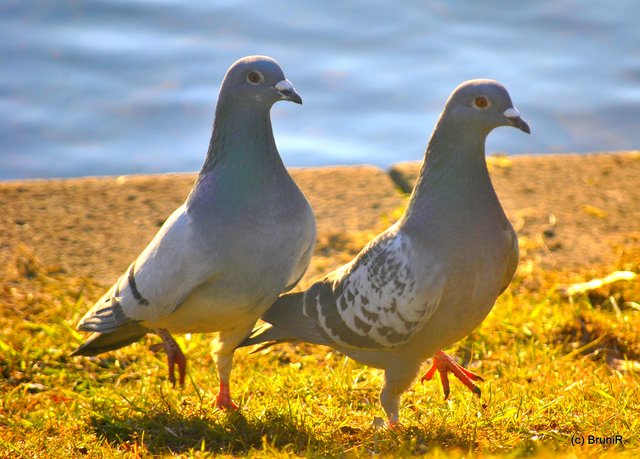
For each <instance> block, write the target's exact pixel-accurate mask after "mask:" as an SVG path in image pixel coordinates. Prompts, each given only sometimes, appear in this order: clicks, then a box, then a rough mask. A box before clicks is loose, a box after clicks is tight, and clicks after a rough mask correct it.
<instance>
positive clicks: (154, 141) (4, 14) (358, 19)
mask: <svg viewBox="0 0 640 459" xmlns="http://www.w3.org/2000/svg"><path fill="white" fill-rule="evenodd" d="M605 3H606V5H605ZM639 19H640V2H638V1H637V0H618V1H615V2H602V1H589V0H547V1H537V2H513V1H506V0H505V1H498V0H491V1H489V0H484V1H477V2H475V1H473V2H472V1H468V2H446V1H426V0H421V1H419V0H414V1H404V2H389V1H387V2H384V1H380V0H378V1H372V0H357V1H350V2H346V1H340V2H339V1H335V2H331V1H322V2H320V1H318V2H302V1H290V0H289V1H269V2H257V1H248V0H247V1H212V2H188V3H187V2H179V1H171V0H164V1H151V0H131V1H116V0H108V1H107V0H102V1H97V0H92V1H87V0H85V1H55V2H54V1H50V0H49V1H29V0H3V1H2V2H1V3H0V179H19V178H34V177H68V176H80V175H107V174H109V175H111V174H129V173H154V172H170V171H195V170H198V169H199V168H200V165H201V163H202V161H203V159H204V155H205V151H206V147H207V145H208V141H209V135H210V129H211V122H212V118H213V112H214V107H215V101H216V97H217V91H218V88H219V84H220V81H221V79H222V77H223V75H224V73H225V71H226V70H227V68H228V66H229V65H230V64H231V63H232V62H233V61H234V60H236V59H237V58H239V57H242V56H244V55H249V54H267V55H270V56H273V57H274V58H276V59H277V60H278V61H279V62H280V64H281V65H282V67H283V69H284V71H285V74H286V75H287V77H288V78H289V79H290V80H291V81H292V82H293V83H294V84H295V85H296V88H297V89H298V91H299V92H300V94H301V95H302V97H303V99H304V105H303V106H297V105H294V104H290V103H282V102H281V103H278V104H276V105H275V107H274V109H273V111H272V116H273V124H274V130H275V134H276V140H277V142H278V146H279V150H280V153H281V154H282V156H283V158H284V161H285V163H286V164H287V165H289V166H312V165H313V166H316V165H330V164H360V163H369V164H376V165H380V166H388V165H390V164H392V163H394V162H397V161H402V160H411V159H421V158H422V155H423V151H424V147H425V145H426V142H427V139H428V136H429V134H430V132H431V129H432V127H433V124H434V122H435V121H436V119H437V116H438V113H439V111H440V109H441V108H442V105H443V103H444V101H445V99H446V98H447V96H448V95H449V93H450V92H451V90H452V89H453V88H454V87H455V86H457V85H458V84H459V83H460V82H462V81H464V80H466V79H470V78H479V77H483V78H494V79H497V80H499V81H501V82H502V83H504V84H505V85H506V86H507V88H508V89H509V91H510V93H511V95H512V98H513V100H514V102H515V104H516V106H517V107H518V108H519V109H520V111H521V112H522V114H523V115H524V117H525V118H526V119H527V120H528V121H529V122H530V124H531V126H532V129H533V134H532V135H531V136H527V135H524V134H523V133H521V132H520V131H517V130H515V129H507V128H501V129H499V130H497V131H495V132H494V133H493V134H492V135H491V136H490V138H489V141H488V146H487V147H488V148H487V150H488V151H499V152H506V153H509V154H519V153H540V154H543V153H552V152H587V151H597V150H615V149H637V148H640V26H638V20H639Z"/></svg>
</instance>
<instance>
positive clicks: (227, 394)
mask: <svg viewBox="0 0 640 459" xmlns="http://www.w3.org/2000/svg"><path fill="white" fill-rule="evenodd" d="M216 408H217V409H219V410H230V411H235V410H237V409H238V405H236V404H235V403H234V402H233V400H232V399H231V391H230V390H229V384H228V383H220V392H218V396H217V397H216Z"/></svg>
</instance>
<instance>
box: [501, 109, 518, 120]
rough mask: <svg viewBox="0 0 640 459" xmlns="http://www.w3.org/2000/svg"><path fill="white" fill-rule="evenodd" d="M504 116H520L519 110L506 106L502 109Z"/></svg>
mask: <svg viewBox="0 0 640 459" xmlns="http://www.w3.org/2000/svg"><path fill="white" fill-rule="evenodd" d="M504 116H506V117H507V118H520V112H519V111H518V109H517V108H515V107H511V108H507V109H506V110H505V111H504Z"/></svg>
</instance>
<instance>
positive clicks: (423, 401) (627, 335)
mask: <svg viewBox="0 0 640 459" xmlns="http://www.w3.org/2000/svg"><path fill="white" fill-rule="evenodd" d="M357 237H358V238H361V237H364V236H362V235H360V236H357ZM321 242H322V241H321ZM323 244H324V246H323ZM359 246H361V244H360V241H355V242H354V241H351V240H350V239H349V237H347V236H345V237H342V238H341V237H337V236H336V237H329V238H328V239H327V240H326V241H325V242H324V243H321V246H320V247H319V250H318V253H319V257H317V259H316V261H315V263H316V266H315V267H314V269H313V270H312V271H313V272H317V271H326V269H328V268H329V267H330V266H331V265H335V264H337V262H339V261H342V260H343V259H349V257H350V256H351V255H352V252H353V251H355V250H357V249H358V248H359ZM332 250H333V251H332ZM332 260H333V261H332ZM336 260H338V261H336ZM621 263H622V262H621ZM624 263H625V264H624V266H620V268H624V269H633V270H635V271H636V272H637V271H639V269H638V268H640V257H636V258H634V257H633V256H629V257H627V259H626V260H625V261H624ZM0 274H2V275H3V277H2V278H3V284H2V285H1V286H0V394H1V396H0V397H1V398H0V457H28V458H33V457H61V456H65V457H142V456H148V455H171V454H175V455H184V456H187V457H209V456H213V455H220V454H223V455H224V454H226V455H234V456H236V455H250V456H258V457H272V456H283V457H284V456H291V455H297V456H324V457H333V456H365V455H366V456H369V455H372V454H379V455H382V456H387V457H391V456H393V457H398V456H400V457H402V456H413V455H426V456H427V457H449V456H453V457H492V456H500V457H521V456H536V457H601V456H612V457H618V456H627V457H633V456H636V457H637V455H638V454H640V442H639V440H638V432H640V390H639V389H638V385H639V384H638V382H639V378H638V377H639V371H638V365H637V361H639V360H640V312H639V311H638V310H636V309H635V308H634V307H633V302H635V303H637V302H638V300H639V298H640V295H639V291H640V290H639V288H638V286H637V285H629V283H627V284H622V285H620V284H614V285H612V286H609V287H608V290H606V291H602V289H601V291H599V292H595V293H592V294H590V295H589V296H584V297H580V298H574V299H572V300H571V301H570V300H569V299H565V298H563V297H561V296H560V295H559V294H558V293H556V290H555V288H554V286H555V285H557V284H559V283H567V282H574V281H578V280H584V278H583V277H581V276H578V275H572V274H559V273H545V272H542V271H537V270H536V269H535V268H532V267H531V266H528V267H527V266H526V265H525V266H524V267H523V269H522V270H521V271H520V272H519V274H518V276H517V278H516V280H515V281H514V283H513V285H512V287H511V289H510V290H509V291H508V292H507V293H506V294H504V295H503V296H502V297H501V298H500V299H499V300H498V302H497V304H496V307H495V308H494V309H493V312H492V313H491V315H490V316H489V317H488V318H487V319H486V320H485V321H484V323H483V324H482V326H481V327H479V328H478V329H477V330H476V331H475V332H474V333H472V334H471V335H470V336H469V337H467V338H466V339H465V340H463V341H462V342H460V343H458V344H457V346H456V347H455V348H453V349H450V350H449V351H450V352H451V353H452V354H453V355H456V356H457V357H458V358H459V359H460V360H462V362H463V363H464V364H465V365H467V366H469V367H470V368H471V369H472V370H473V371H476V372H478V373H480V374H482V375H483V376H484V377H485V378H486V382H484V383H482V384H481V387H482V390H483V394H482V397H481V398H477V397H474V396H472V394H471V393H470V392H468V391H467V390H466V389H465V388H464V387H463V386H462V385H461V384H459V383H458V382H457V381H452V391H451V396H450V400H449V401H445V400H443V397H442V392H441V388H440V386H439V383H437V382H436V381H432V382H430V383H427V384H424V385H422V384H420V383H419V382H416V383H415V384H414V385H413V386H412V388H411V389H410V390H409V391H407V393H406V394H405V396H404V398H403V402H402V408H401V411H400V416H401V422H402V428H400V429H397V430H393V431H390V430H387V429H380V428H376V427H375V426H374V423H373V420H374V418H375V417H383V416H384V413H383V412H382V409H381V407H380V405H379V403H378V392H379V390H380V388H381V385H382V372H380V371H379V370H376V369H370V368H367V367H364V366H362V365H360V364H358V363H356V362H353V361H351V360H348V359H346V358H345V357H344V356H342V355H340V354H338V353H336V352H333V351H331V350H329V349H327V348H322V347H317V346H311V345H303V346H300V347H297V348H296V347H293V346H289V345H281V346H277V347H275V348H272V349H271V350H265V351H261V352H258V353H255V354H249V351H248V350H241V351H239V352H237V354H236V355H237V357H236V361H235V366H234V371H233V374H232V393H233V395H234V398H235V400H236V402H238V403H239V405H240V406H241V409H240V410H239V411H238V412H235V413H226V412H220V411H216V410H214V409H213V403H214V398H215V395H216V392H217V376H216V372H215V366H214V364H213V361H212V358H211V356H210V345H209V340H210V337H208V336H204V335H193V336H190V337H189V336H187V337H181V338H180V339H179V340H180V343H181V345H182V346H183V349H184V350H185V353H186V354H187V356H188V359H189V360H188V365H189V367H188V378H187V384H186V386H185V388H184V389H178V388H176V389H174V388H173V387H171V385H170V384H169V383H168V381H167V378H166V373H167V368H166V361H165V356H164V355H163V354H153V353H152V352H150V351H149V350H148V349H147V348H148V346H149V344H151V343H153V342H156V341H158V339H157V338H156V337H154V336H149V337H148V338H146V339H145V340H142V341H141V342H139V343H136V344H134V345H131V346H129V347H127V348H124V349H121V350H119V351H116V352H111V353H108V354H105V355H102V356H99V357H97V358H91V359H90V358H70V357H68V355H69V353H70V351H71V350H72V349H74V348H75V347H76V346H77V345H78V344H79V343H80V342H81V341H82V340H83V338H84V337H83V335H81V334H79V333H77V332H76V331H75V330H74V326H75V324H76V323H77V321H78V319H79V318H80V317H81V316H82V314H83V313H84V312H85V311H86V310H87V309H88V308H89V307H90V306H91V304H92V301H93V300H95V299H96V298H97V297H98V296H99V295H100V293H101V292H102V290H103V288H104V287H105V286H99V285H96V284H95V282H92V281H91V280H90V279H78V278H72V277H69V275H68V274H66V273H63V272H60V271H59V270H57V269H56V268H55V267H53V268H49V267H43V266H40V265H39V264H38V262H37V260H34V259H33V257H31V256H30V255H29V253H28V250H26V249H22V250H21V251H20V253H17V254H16V256H15V262H14V263H12V264H10V265H8V266H7V267H6V269H5V272H4V273H0ZM593 274H594V275H595V274H597V273H593ZM600 274H606V273H600ZM612 298H613V300H612ZM613 303H615V304H616V305H617V308H616V307H611V306H610V305H611V304H613ZM625 304H630V306H629V307H625ZM625 359H626V360H625ZM425 366H426V364H425ZM588 435H594V436H597V437H610V436H613V435H621V436H622V438H623V439H624V441H625V443H624V445H622V446H602V445H584V446H572V443H571V440H572V437H575V436H579V438H582V437H581V436H585V439H588Z"/></svg>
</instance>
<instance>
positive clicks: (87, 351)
mask: <svg viewBox="0 0 640 459" xmlns="http://www.w3.org/2000/svg"><path fill="white" fill-rule="evenodd" d="M147 332H149V329H147V328H145V327H143V326H142V325H140V324H139V323H138V322H133V321H132V322H128V323H126V324H125V325H123V326H122V327H120V328H119V329H118V330H116V331H113V332H109V333H93V334H92V335H91V336H90V337H89V339H88V340H87V342H86V343H84V344H83V345H82V346H80V347H79V348H78V349H76V350H75V351H73V352H72V353H71V355H72V356H74V355H97V354H102V353H103V352H107V351H113V350H114V349H120V348H121V347H124V346H127V345H129V344H131V343H133V342H135V341H138V340H139V339H140V338H142V337H143V336H144V335H146V334H147Z"/></svg>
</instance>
